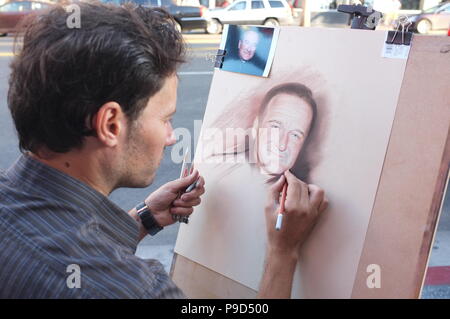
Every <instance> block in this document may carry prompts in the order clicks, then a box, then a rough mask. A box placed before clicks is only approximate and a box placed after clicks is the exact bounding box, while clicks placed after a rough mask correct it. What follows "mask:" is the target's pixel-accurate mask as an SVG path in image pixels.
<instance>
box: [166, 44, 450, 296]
mask: <svg viewBox="0 0 450 319" xmlns="http://www.w3.org/2000/svg"><path fill="white" fill-rule="evenodd" d="M402 41H403V40H402ZM449 48H450V38H444V37H437V36H426V37H425V36H423V37H419V36H418V37H415V38H414V40H413V42H412V47H411V51H410V54H409V58H408V62H407V65H406V70H405V73H404V77H403V82H402V87H401V90H400V97H399V100H398V103H397V108H396V114H395V118H394V123H393V126H392V130H391V135H390V141H389V144H388V148H387V151H386V156H385V161H384V165H383V169H382V172H381V177H380V180H379V186H378V189H377V193H376V198H375V203H374V206H373V209H372V214H371V219H370V223H369V227H368V229H367V233H366V241H365V243H364V248H363V251H362V253H361V256H360V259H359V266H358V271H357V274H356V279H355V281H354V284H353V290H352V298H418V297H419V296H420V291H421V287H422V284H423V279H424V276H425V271H426V266H427V260H428V256H429V254H430V249H431V245H432V240H433V235H434V232H435V229H436V226H437V221H438V218H439V214H440V204H441V202H442V197H443V195H444V194H443V193H444V187H445V184H446V181H447V178H448V170H449V165H450V107H449V105H448V101H449V100H450V93H449V92H448V86H446V84H447V83H450V75H448V74H444V73H443V72H442V70H445V69H446V68H447V69H448V60H449V56H448V55H449V54H450V49H449ZM430 79H433V81H430ZM400 229H401V231H399V230H400ZM373 263H377V264H378V265H379V266H380V267H381V268H382V269H384V271H383V275H382V276H383V277H382V278H383V279H382V285H381V287H380V288H377V289H371V288H368V286H367V284H366V281H367V276H368V273H367V267H368V265H370V264H373ZM399 269H401V272H400V273H399V271H398V270H399ZM392 270H395V271H392ZM170 275H171V277H172V278H173V280H174V281H175V283H176V284H177V285H178V286H179V287H180V288H181V289H182V290H183V291H184V292H185V293H186V295H187V296H188V297H190V298H253V297H255V296H256V291H254V290H252V289H249V288H248V287H246V286H243V285H241V284H240V283H238V282H235V281H233V280H231V279H229V278H227V277H225V276H223V275H221V274H219V273H217V272H214V271H212V270H210V269H208V268H206V267H204V266H202V265H200V264H197V263H195V262H193V261H191V260H189V259H187V258H185V257H183V256H181V255H177V254H175V255H174V259H173V263H172V269H171V272H170Z"/></svg>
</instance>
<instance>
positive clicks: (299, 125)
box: [257, 83, 317, 174]
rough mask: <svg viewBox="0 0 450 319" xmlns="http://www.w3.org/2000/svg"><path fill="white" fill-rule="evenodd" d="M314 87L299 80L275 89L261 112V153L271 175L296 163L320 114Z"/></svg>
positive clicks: (258, 142)
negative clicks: (309, 86) (318, 113)
mask: <svg viewBox="0 0 450 319" xmlns="http://www.w3.org/2000/svg"><path fill="white" fill-rule="evenodd" d="M316 112H317V111H316V103H315V101H314V99H313V97H312V93H311V90H310V89H308V88H307V87H306V86H304V85H302V84H299V83H285V84H281V85H279V86H276V87H274V88H272V89H271V90H270V91H269V92H268V93H267V94H266V96H265V97H264V100H263V102H262V104H261V108H260V112H259V115H258V138H257V156H258V163H259V165H260V167H261V169H262V170H263V171H264V172H265V173H267V174H282V173H283V172H284V171H286V170H289V169H290V168H292V167H293V165H294V164H295V162H296V160H297V157H298V155H299V154H300V151H301V150H302V147H303V145H304V143H305V140H306V139H307V137H308V134H309V132H310V130H311V128H312V125H313V124H314V119H315V117H316Z"/></svg>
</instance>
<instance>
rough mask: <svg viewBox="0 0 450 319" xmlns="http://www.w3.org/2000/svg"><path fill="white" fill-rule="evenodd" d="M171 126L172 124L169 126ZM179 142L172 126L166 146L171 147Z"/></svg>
mask: <svg viewBox="0 0 450 319" xmlns="http://www.w3.org/2000/svg"><path fill="white" fill-rule="evenodd" d="M169 125H170V124H169ZM176 142H177V137H176V135H175V131H174V130H173V128H172V125H170V127H169V132H168V135H167V139H166V146H171V145H173V144H175V143H176Z"/></svg>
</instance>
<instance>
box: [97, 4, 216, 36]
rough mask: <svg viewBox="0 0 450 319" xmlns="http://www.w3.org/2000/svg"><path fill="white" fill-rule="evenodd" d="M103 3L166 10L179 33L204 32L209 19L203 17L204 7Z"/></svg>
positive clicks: (205, 9)
mask: <svg viewBox="0 0 450 319" xmlns="http://www.w3.org/2000/svg"><path fill="white" fill-rule="evenodd" d="M101 1H102V2H103V3H114V4H117V5H121V4H124V3H125V2H133V3H136V4H138V5H142V6H143V7H161V8H164V9H166V10H167V11H168V12H169V13H170V14H171V15H172V16H173V17H174V19H175V21H176V23H177V29H178V30H179V31H180V32H181V31H186V30H193V29H203V30H206V28H207V26H208V21H209V19H208V18H206V17H205V14H206V12H207V11H208V9H207V8H206V7H204V6H178V5H176V4H175V3H174V2H173V1H172V0H101Z"/></svg>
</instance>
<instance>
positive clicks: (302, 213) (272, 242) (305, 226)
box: [265, 171, 328, 253]
mask: <svg viewBox="0 0 450 319" xmlns="http://www.w3.org/2000/svg"><path fill="white" fill-rule="evenodd" d="M285 182H287V184H288V187H287V192H286V201H285V211H284V212H283V214H284V216H283V224H282V226H281V229H280V230H278V231H277V230H275V224H276V221H277V215H278V206H279V199H280V192H281V191H282V189H283V185H284V183H285ZM327 206H328V200H327V199H326V198H325V193H324V191H323V190H322V189H321V188H319V187H318V186H316V185H312V184H310V185H308V184H306V183H304V182H302V181H301V180H299V179H298V178H297V177H295V176H294V175H293V174H292V173H291V172H289V171H286V173H285V174H284V175H283V176H281V178H280V179H279V180H278V181H277V182H276V183H275V184H273V185H272V186H271V188H270V189H269V194H268V197H267V203H266V209H265V213H266V227H267V235H268V245H269V246H268V248H269V249H270V250H276V251H280V252H286V253H290V252H297V251H298V249H299V248H300V245H301V244H302V243H303V242H304V240H305V239H306V237H307V236H308V234H309V232H310V231H311V229H312V228H313V226H314V224H315V223H316V221H317V217H318V216H319V214H320V213H321V212H323V211H324V210H325V209H326V208H327Z"/></svg>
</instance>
